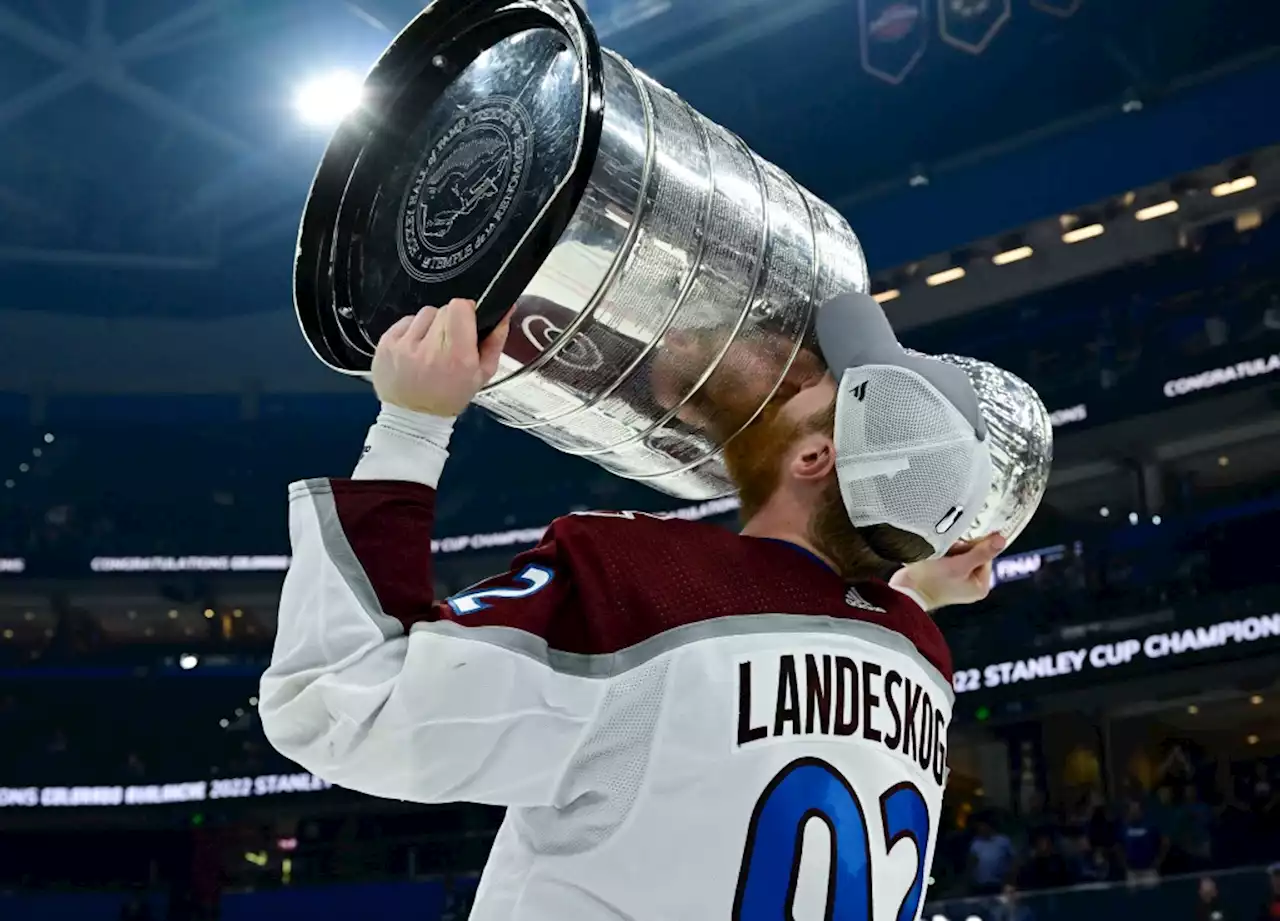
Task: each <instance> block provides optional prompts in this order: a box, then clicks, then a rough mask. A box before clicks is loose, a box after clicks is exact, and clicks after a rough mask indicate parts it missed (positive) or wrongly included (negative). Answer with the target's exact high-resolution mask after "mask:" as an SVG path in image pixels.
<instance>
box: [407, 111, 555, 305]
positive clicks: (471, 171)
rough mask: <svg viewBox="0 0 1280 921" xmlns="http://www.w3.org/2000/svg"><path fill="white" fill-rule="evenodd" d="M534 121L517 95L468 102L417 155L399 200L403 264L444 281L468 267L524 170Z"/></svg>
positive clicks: (509, 203) (421, 277)
mask: <svg viewBox="0 0 1280 921" xmlns="http://www.w3.org/2000/svg"><path fill="white" fill-rule="evenodd" d="M532 149H533V128H532V124H531V122H530V119H529V114H528V113H527V112H526V111H525V109H524V107H523V106H521V105H520V103H518V102H517V101H516V100H514V99H509V98H506V97H501V96H498V97H490V98H488V99H485V100H484V101H483V102H480V103H477V104H476V105H474V106H471V107H469V108H468V109H467V110H466V111H464V112H463V113H462V114H461V115H460V116H459V117H458V118H457V120H455V121H454V122H453V123H452V124H451V125H450V126H449V127H448V129H447V130H446V131H445V132H444V134H443V135H442V136H441V137H440V139H439V140H438V141H436V142H435V144H433V145H432V146H431V148H430V149H429V150H427V151H426V153H425V154H423V156H422V159H421V160H419V161H418V165H417V167H416V168H415V169H414V172H413V174H412V178H411V180H410V182H409V187H408V188H407V189H406V190H405V194H404V202H403V204H402V205H401V206H400V232H399V237H398V239H397V243H398V244H399V249H400V261H401V263H402V264H403V265H404V268H405V271H407V272H408V273H409V274H410V275H411V276H413V277H414V278H416V279H417V280H418V281H422V282H439V281H447V280H448V279H450V278H453V277H455V276H457V275H460V274H461V273H462V272H464V271H466V270H467V269H468V268H470V267H471V266H472V265H473V264H474V263H475V262H476V260H477V259H479V258H480V256H481V255H483V254H484V252H485V250H486V249H488V247H489V245H490V244H491V243H492V242H493V239H494V237H495V236H497V234H498V231H500V230H501V229H502V226H503V224H504V223H505V222H506V219H507V217H508V216H509V215H510V213H511V210H512V208H513V207H514V205H515V202H516V199H517V197H518V196H519V195H520V193H521V191H522V189H523V187H524V182H525V177H526V175H527V174H528V172H529V158H530V156H531V154H532Z"/></svg>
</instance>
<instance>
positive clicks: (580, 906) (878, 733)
mask: <svg viewBox="0 0 1280 921" xmlns="http://www.w3.org/2000/svg"><path fill="white" fill-rule="evenodd" d="M434 502H435V492H434V490H432V489H431V488H429V487H427V486H422V485H418V484H415V483H403V482H389V481H371V480H361V481H353V480H315V481H307V482H303V483H297V484H295V485H294V486H293V487H292V489H291V512H290V525H291V533H292V540H293V547H294V560H293V566H292V568H291V569H290V571H289V574H288V577H287V579H286V582H285V588H284V594H283V598H282V599H281V607H280V625H279V635H278V637H277V639H276V646H275V653H274V656H273V659H272V664H271V667H270V669H269V670H268V671H267V673H266V675H265V676H264V677H263V680H262V692H261V704H260V707H261V716H262V722H263V726H264V727H265V729H266V732H267V735H268V738H269V739H270V740H271V742H272V743H273V744H274V745H275V746H276V747H277V748H278V749H279V750H280V751H281V752H283V753H284V754H285V755H287V756H288V757H290V758H292V759H293V760H295V761H297V762H298V763H299V764H301V765H302V766H303V767H305V768H307V769H308V770H310V771H313V772H314V773H316V774H317V775H319V776H321V777H323V778H324V779H326V780H329V781H332V782H333V783H335V784H339V785H341V786H345V787H349V788H351V789H354V790H360V791H363V792H366V793H370V794H373V795H376V796H384V797H390V798H395V799H402V800H411V801H416V802H424V803H430V802H449V801H470V802H479V803H493V804H502V805H506V806H509V807H510V808H509V810H508V812H507V816H506V820H505V822H504V823H503V826H502V829H501V831H500V833H499V835H498V838H497V841H496V843H495V844H494V847H493V851H492V854H491V856H490V859H489V863H488V865H487V867H486V868H485V872H484V876H483V879H482V881H481V884H480V890H479V893H478V896H477V899H476V903H475V907H474V910H473V913H472V916H471V917H472V918H473V919H474V921H605V919H608V921H624V919H625V921H686V919H687V921H711V919H732V921H791V919H794V921H808V919H815V921H817V919H841V921H913V919H914V918H916V916H917V915H918V913H919V909H920V905H921V902H922V897H923V893H924V887H925V882H926V880H927V878H928V867H929V864H930V861H931V858H932V849H933V842H934V839H935V837H936V832H937V824H938V819H939V811H940V807H941V801H942V790H943V786H944V782H945V778H946V756H947V750H946V737H947V727H948V725H949V724H950V721H951V710H952V693H951V683H950V682H951V664H950V655H949V653H948V651H947V648H946V645H945V643H944V641H943V639H942V636H941V634H940V633H939V632H938V630H937V628H936V627H935V625H934V623H933V621H932V620H931V619H930V618H929V616H928V615H927V614H926V613H925V612H924V611H922V610H921V609H920V608H919V606H917V605H916V604H915V602H913V601H911V600H910V599H908V598H907V597H906V596H904V595H902V594H900V593H899V592H897V591H895V590H894V589H892V588H890V587H889V586H887V585H885V584H883V583H878V582H870V583H858V584H856V585H850V584H846V583H845V582H844V581H843V580H842V579H841V578H840V577H839V576H838V575H836V573H834V572H833V571H832V570H831V569H829V568H828V567H827V566H825V565H824V564H823V563H822V562H821V561H820V560H818V559H817V558H816V557H813V556H812V555H810V554H809V553H807V552H806V551H805V550H803V549H801V548H799V547H796V546H794V545H791V544H786V543H783V542H779V541H772V540H763V539H759V538H749V537H742V536H738V535H734V534H731V533H729V532H727V531H724V530H722V529H720V528H716V527H714V526H711V525H705V524H699V523H692V522H687V521H680V520H664V519H658V518H654V517H651V516H646V515H641V514H618V513H598V514H582V515H571V516H568V517H565V518H561V519H559V520H558V521H556V522H555V523H554V524H553V525H552V526H551V527H550V528H549V529H548V531H547V533H546V535H545V537H544V539H543V541H542V543H541V544H539V546H538V547H536V548H535V549H533V550H531V551H529V552H527V553H524V554H522V555H521V556H519V557H517V558H516V560H515V563H514V565H513V566H512V568H511V570H510V572H508V573H506V574H504V575H500V576H497V577H495V578H493V579H491V580H488V581H486V582H484V583H481V584H480V585H477V586H475V587H473V588H471V589H469V590H467V591H464V592H462V593H460V594H458V595H456V596H454V597H452V598H448V599H443V600H437V599H435V598H433V597H432V588H431V586H432V577H431V550H430V547H431V527H432V520H433V516H434Z"/></svg>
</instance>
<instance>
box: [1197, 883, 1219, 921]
mask: <svg viewBox="0 0 1280 921" xmlns="http://www.w3.org/2000/svg"><path fill="white" fill-rule="evenodd" d="M1225 919H1226V914H1225V913H1224V912H1223V910H1222V904H1221V903H1220V902H1219V901H1218V884H1217V883H1215V882H1214V881H1213V879H1212V878H1210V877H1208V876H1206V877H1204V878H1202V879H1201V880H1200V888H1199V890H1198V891H1197V898H1196V921H1225Z"/></svg>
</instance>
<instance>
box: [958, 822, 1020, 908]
mask: <svg viewBox="0 0 1280 921" xmlns="http://www.w3.org/2000/svg"><path fill="white" fill-rule="evenodd" d="M973 832H974V834H973V841H972V843H970V845H969V885H970V888H971V891H972V892H973V893H974V894H975V895H995V894H996V893H998V892H1001V891H1002V890H1003V889H1004V885H1005V883H1007V882H1008V881H1009V876H1010V874H1011V873H1012V872H1013V865H1014V860H1013V843H1012V842H1011V841H1010V840H1009V837H1008V836H1007V835H1002V834H1000V833H999V832H997V831H996V830H995V828H993V827H992V825H991V819H990V817H989V816H982V817H980V818H976V819H975V820H974V823H973Z"/></svg>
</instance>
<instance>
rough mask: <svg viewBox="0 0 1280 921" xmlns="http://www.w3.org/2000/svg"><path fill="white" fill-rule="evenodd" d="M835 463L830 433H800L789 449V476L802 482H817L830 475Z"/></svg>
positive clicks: (834, 448) (834, 452)
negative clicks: (794, 443) (793, 445)
mask: <svg viewBox="0 0 1280 921" xmlns="http://www.w3.org/2000/svg"><path fill="white" fill-rule="evenodd" d="M835 465H836V446H835V443H834V442H833V441H832V440H831V436H830V435H826V434H823V433H822V432H810V433H809V434H807V435H802V436H801V437H800V438H799V439H798V440H797V442H796V445H795V447H794V448H793V449H792V451H791V463H790V467H789V470H790V473H791V476H792V477H794V478H795V479H797V480H800V481H802V482H811V483H812V482H817V481H819V480H825V479H826V478H827V477H828V476H830V475H831V471H832V470H834V469H835Z"/></svg>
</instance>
